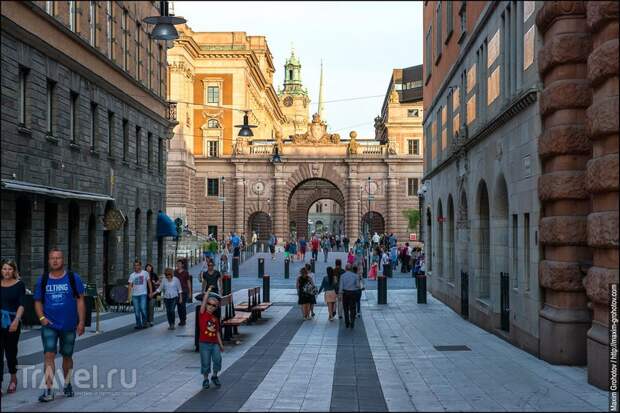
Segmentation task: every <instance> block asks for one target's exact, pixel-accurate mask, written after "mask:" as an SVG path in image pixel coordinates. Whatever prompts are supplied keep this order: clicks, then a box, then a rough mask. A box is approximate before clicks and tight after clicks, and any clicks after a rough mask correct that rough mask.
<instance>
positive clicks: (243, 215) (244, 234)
mask: <svg viewBox="0 0 620 413" xmlns="http://www.w3.org/2000/svg"><path fill="white" fill-rule="evenodd" d="M246 192H247V190H246V189H245V178H243V214H241V215H242V217H243V223H242V224H241V225H242V228H243V236H247V235H248V234H246V233H245V193H246ZM246 242H247V240H246Z"/></svg>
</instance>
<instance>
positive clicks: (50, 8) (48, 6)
mask: <svg viewBox="0 0 620 413" xmlns="http://www.w3.org/2000/svg"><path fill="white" fill-rule="evenodd" d="M45 12H46V13H47V14H49V15H51V16H54V15H55V14H56V2H55V1H46V2H45Z"/></svg>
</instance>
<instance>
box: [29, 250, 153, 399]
mask: <svg viewBox="0 0 620 413" xmlns="http://www.w3.org/2000/svg"><path fill="white" fill-rule="evenodd" d="M47 263H48V267H49V269H50V271H49V272H48V273H45V274H43V275H41V276H40V277H39V278H38V280H37V283H36V285H35V288H34V296H33V298H34V310H35V312H36V313H37V317H39V321H40V322H41V341H42V342H43V353H44V366H45V385H46V387H45V390H43V394H42V395H41V396H39V401H40V402H50V401H52V400H54V391H53V390H52V383H53V380H54V372H55V371H56V368H55V365H54V359H55V358H56V353H57V351H60V354H61V355H62V371H63V375H64V378H65V386H64V389H63V392H64V394H65V397H73V396H74V393H73V387H72V385H71V372H72V371H73V349H74V346H75V338H76V335H77V336H81V335H82V334H84V320H85V318H86V305H85V303H84V284H83V283H82V280H81V278H80V276H79V275H78V274H77V273H75V272H73V271H71V270H68V271H67V270H65V259H64V255H63V252H62V251H61V250H60V249H58V248H52V249H51V250H50V251H49V254H48V260H47ZM144 284H145V285H146V280H145V282H144ZM59 342H60V349H59V346H58V343H59Z"/></svg>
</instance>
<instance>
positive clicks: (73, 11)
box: [69, 1, 77, 31]
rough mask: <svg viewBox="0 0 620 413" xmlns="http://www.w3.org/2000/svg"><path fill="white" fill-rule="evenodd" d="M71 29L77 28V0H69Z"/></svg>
mask: <svg viewBox="0 0 620 413" xmlns="http://www.w3.org/2000/svg"><path fill="white" fill-rule="evenodd" d="M69 29H71V30H73V31H76V30H77V5H76V4H75V1H69Z"/></svg>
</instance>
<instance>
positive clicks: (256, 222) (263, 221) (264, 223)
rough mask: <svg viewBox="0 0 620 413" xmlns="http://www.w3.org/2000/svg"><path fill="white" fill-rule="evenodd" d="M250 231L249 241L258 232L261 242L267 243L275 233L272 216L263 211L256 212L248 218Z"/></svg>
mask: <svg viewBox="0 0 620 413" xmlns="http://www.w3.org/2000/svg"><path fill="white" fill-rule="evenodd" d="M248 229H249V231H250V236H249V238H247V239H249V240H251V239H252V234H253V233H254V232H256V235H257V237H258V240H259V241H261V242H267V241H268V240H269V236H270V235H271V233H272V232H273V227H272V222H271V216H270V215H269V214H267V213H266V212H263V211H257V212H254V213H253V214H252V215H250V217H249V218H248Z"/></svg>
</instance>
